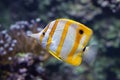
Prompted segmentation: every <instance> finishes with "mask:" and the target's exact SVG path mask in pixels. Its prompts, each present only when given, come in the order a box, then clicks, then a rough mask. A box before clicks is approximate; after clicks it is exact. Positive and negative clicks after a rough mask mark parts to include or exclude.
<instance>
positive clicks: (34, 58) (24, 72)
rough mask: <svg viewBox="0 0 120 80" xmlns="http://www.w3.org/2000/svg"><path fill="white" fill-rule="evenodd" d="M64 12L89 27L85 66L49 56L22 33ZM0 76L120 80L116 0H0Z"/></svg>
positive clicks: (9, 79) (119, 2)
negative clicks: (91, 51) (92, 54)
mask: <svg viewBox="0 0 120 80" xmlns="http://www.w3.org/2000/svg"><path fill="white" fill-rule="evenodd" d="M57 18H69V19H73V20H76V21H78V22H81V23H83V24H85V25H86V26H88V27H90V28H91V29H92V30H93V31H94V35H93V37H92V39H91V41H90V44H91V43H95V44H97V48H98V55H97V57H96V59H95V61H94V63H93V64H91V65H90V66H88V65H86V64H84V63H83V64H82V65H80V66H78V67H74V66H71V65H69V64H66V63H64V62H60V61H58V60H56V59H55V58H53V57H52V56H51V55H50V54H49V53H48V52H47V51H45V50H44V49H42V47H41V46H40V45H39V44H38V43H37V42H36V41H35V40H33V39H32V38H29V37H27V34H30V33H36V32H39V31H41V30H42V28H44V27H45V26H46V25H47V24H48V23H49V22H50V21H52V20H55V19H57ZM0 80H120V0H42V1H41V0H0Z"/></svg>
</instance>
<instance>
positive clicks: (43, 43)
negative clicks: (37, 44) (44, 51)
mask: <svg viewBox="0 0 120 80" xmlns="http://www.w3.org/2000/svg"><path fill="white" fill-rule="evenodd" d="M54 24H55V21H52V22H51V23H50V25H49V28H48V30H47V31H46V33H45V36H44V37H43V40H42V46H43V48H46V44H47V40H48V37H49V33H50V31H51V29H52V27H53V25H54Z"/></svg>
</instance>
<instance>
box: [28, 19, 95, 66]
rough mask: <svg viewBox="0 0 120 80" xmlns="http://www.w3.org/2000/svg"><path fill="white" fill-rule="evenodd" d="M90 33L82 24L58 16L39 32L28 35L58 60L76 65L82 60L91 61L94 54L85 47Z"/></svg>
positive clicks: (91, 32)
mask: <svg viewBox="0 0 120 80" xmlns="http://www.w3.org/2000/svg"><path fill="white" fill-rule="evenodd" d="M92 35H93V31H92V29H90V28H89V27H87V26H85V25H84V24H82V23H80V22H77V21H74V20H71V19H66V18H60V19H56V20H53V21H51V22H50V23H48V25H47V26H46V27H45V28H44V29H43V30H42V31H41V32H39V33H33V34H30V35H29V36H30V37H33V38H35V39H36V40H37V42H38V43H39V44H41V46H42V47H43V48H44V49H46V50H47V51H48V52H49V53H50V54H51V55H53V56H54V57H55V58H57V59H58V60H60V61H63V62H65V63H68V64H71V65H73V66H78V65H80V64H81V63H82V62H83V60H86V61H88V62H90V61H92V59H93V58H94V56H95V53H94V52H93V54H92V53H89V47H87V44H88V43H89V41H90V39H91V37H92ZM90 52H92V50H90Z"/></svg>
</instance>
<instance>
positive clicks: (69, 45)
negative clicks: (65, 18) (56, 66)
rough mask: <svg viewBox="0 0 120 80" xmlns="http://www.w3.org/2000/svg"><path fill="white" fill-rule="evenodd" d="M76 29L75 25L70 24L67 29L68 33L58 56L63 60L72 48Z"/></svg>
mask: <svg viewBox="0 0 120 80" xmlns="http://www.w3.org/2000/svg"><path fill="white" fill-rule="evenodd" d="M76 28H77V25H74V24H72V25H70V27H69V29H68V32H67V35H66V38H65V41H64V44H63V47H62V51H61V53H60V56H61V58H63V59H66V58H67V56H68V54H69V53H70V51H71V50H72V48H73V45H74V41H75V36H76Z"/></svg>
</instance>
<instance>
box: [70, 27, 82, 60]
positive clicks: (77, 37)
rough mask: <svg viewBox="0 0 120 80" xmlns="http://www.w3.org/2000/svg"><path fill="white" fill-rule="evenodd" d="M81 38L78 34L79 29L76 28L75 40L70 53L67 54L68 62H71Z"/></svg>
mask: <svg viewBox="0 0 120 80" xmlns="http://www.w3.org/2000/svg"><path fill="white" fill-rule="evenodd" d="M81 37H82V35H80V34H79V27H78V28H77V29H76V38H75V41H74V45H73V48H72V50H71V51H70V53H69V54H68V60H72V58H73V55H74V54H75V52H76V50H77V48H78V46H79V43H80V39H81Z"/></svg>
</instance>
